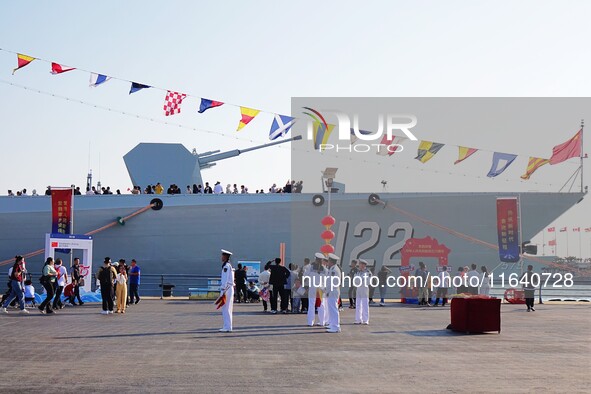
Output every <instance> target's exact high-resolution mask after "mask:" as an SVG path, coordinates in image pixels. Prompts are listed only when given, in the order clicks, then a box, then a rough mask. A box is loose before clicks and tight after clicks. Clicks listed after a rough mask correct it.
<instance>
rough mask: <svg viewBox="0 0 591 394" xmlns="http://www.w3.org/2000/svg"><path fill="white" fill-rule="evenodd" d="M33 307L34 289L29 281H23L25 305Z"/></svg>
mask: <svg viewBox="0 0 591 394" xmlns="http://www.w3.org/2000/svg"><path fill="white" fill-rule="evenodd" d="M28 304H30V305H31V306H35V287H34V286H33V282H31V280H30V279H27V280H26V281H25V305H28Z"/></svg>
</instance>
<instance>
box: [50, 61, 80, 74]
mask: <svg viewBox="0 0 591 394" xmlns="http://www.w3.org/2000/svg"><path fill="white" fill-rule="evenodd" d="M72 70H75V68H74V67H66V66H62V65H61V64H57V63H51V71H50V73H51V74H53V75H56V74H61V73H65V72H67V71H72Z"/></svg>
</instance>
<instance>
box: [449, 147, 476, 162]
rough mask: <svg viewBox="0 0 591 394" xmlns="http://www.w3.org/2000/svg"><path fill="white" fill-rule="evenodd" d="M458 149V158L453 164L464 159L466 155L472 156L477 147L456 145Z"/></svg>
mask: <svg viewBox="0 0 591 394" xmlns="http://www.w3.org/2000/svg"><path fill="white" fill-rule="evenodd" d="M458 149H459V152H458V160H456V161H455V162H454V164H458V163H461V162H462V161H464V160H466V159H467V158H468V157H470V156H472V155H473V154H474V153H476V152H477V151H478V149H474V148H467V147H465V146H458Z"/></svg>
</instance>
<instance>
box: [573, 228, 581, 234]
mask: <svg viewBox="0 0 591 394" xmlns="http://www.w3.org/2000/svg"><path fill="white" fill-rule="evenodd" d="M573 232H575V233H580V232H581V228H580V227H573Z"/></svg>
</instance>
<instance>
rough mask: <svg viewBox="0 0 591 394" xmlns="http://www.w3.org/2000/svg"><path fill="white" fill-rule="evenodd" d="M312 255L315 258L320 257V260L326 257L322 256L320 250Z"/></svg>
mask: <svg viewBox="0 0 591 394" xmlns="http://www.w3.org/2000/svg"><path fill="white" fill-rule="evenodd" d="M314 257H316V258H317V259H320V260H324V259H325V258H326V257H324V254H322V253H320V252H318V253H316V254H315V255H314Z"/></svg>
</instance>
